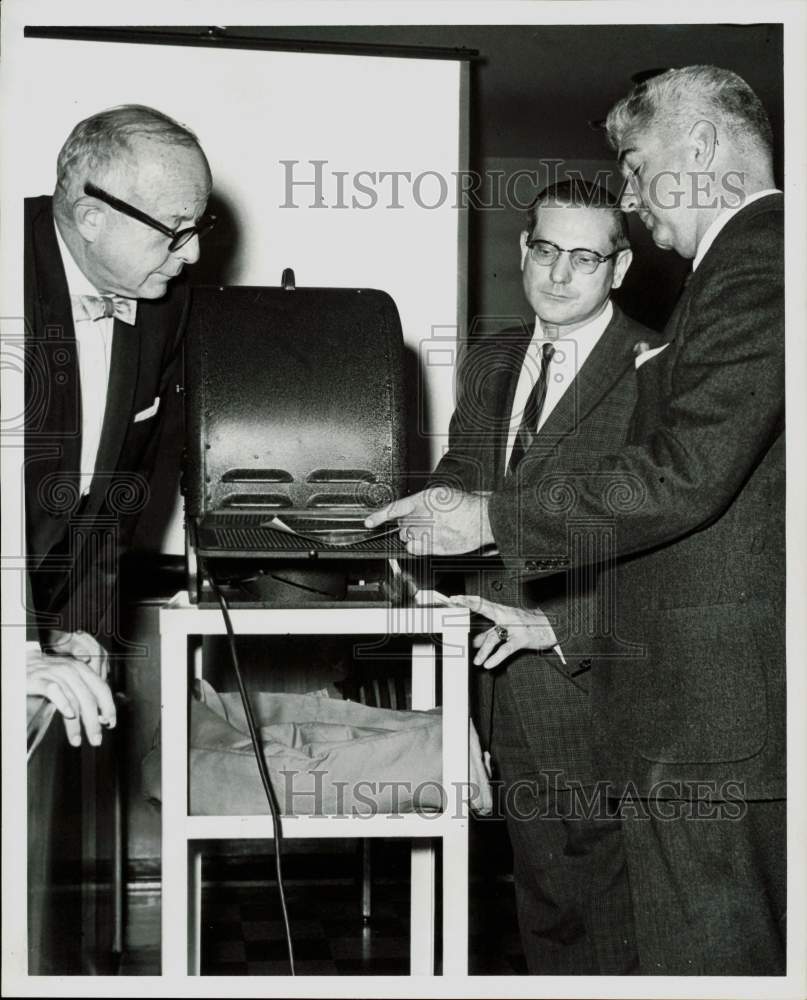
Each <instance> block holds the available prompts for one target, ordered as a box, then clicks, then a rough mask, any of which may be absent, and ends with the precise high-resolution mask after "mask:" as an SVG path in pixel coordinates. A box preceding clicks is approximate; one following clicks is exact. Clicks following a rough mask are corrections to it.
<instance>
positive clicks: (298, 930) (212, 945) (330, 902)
mask: <svg viewBox="0 0 807 1000" xmlns="http://www.w3.org/2000/svg"><path fill="white" fill-rule="evenodd" d="M496 890H497V891H496V894H495V896H487V897H486V898H482V897H481V896H480V894H479V893H474V894H473V895H474V897H475V898H474V899H473V901H472V906H471V941H470V956H471V957H470V971H471V973H472V974H477V975H508V974H510V975H514V974H518V975H525V974H526V967H525V965H524V961H523V958H522V956H521V949H520V945H519V941H518V932H517V927H516V923H515V913H514V908H513V899H512V885H511V884H507V883H504V884H501V883H499V884H497V886H496ZM286 898H287V904H288V909H289V915H290V920H291V930H292V938H293V941H294V956H295V965H296V969H297V973H298V975H309V976H311V975H331V976H335V975H380V976H394V975H400V976H405V975H408V974H409V886H408V885H406V884H404V883H402V882H386V881H385V882H383V883H375V884H374V885H373V915H372V918H371V920H370V921H369V922H368V923H367V924H364V923H363V921H362V919H361V906H360V903H361V901H360V888H359V886H358V885H357V884H356V883H345V882H340V883H336V884H331V885H322V884H319V885H291V886H287V889H286ZM288 972H289V966H288V961H287V957H286V945H285V941H284V938H283V926H282V922H281V920H280V914H279V904H278V900H277V892H276V888H275V886H274V885H267V886H266V887H262V888H259V889H256V888H255V887H233V886H212V887H210V888H208V889H206V890H205V892H204V895H203V899H202V974H203V975H216V976H239V975H242V976H248V975H252V976H257V975H265V976H272V975H288Z"/></svg>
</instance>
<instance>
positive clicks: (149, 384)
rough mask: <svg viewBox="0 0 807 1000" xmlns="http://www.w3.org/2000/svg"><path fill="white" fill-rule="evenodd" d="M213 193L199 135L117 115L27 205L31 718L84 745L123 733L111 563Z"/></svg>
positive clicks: (171, 374) (140, 110)
mask: <svg viewBox="0 0 807 1000" xmlns="http://www.w3.org/2000/svg"><path fill="white" fill-rule="evenodd" d="M210 188H211V174H210V168H209V166H208V163H207V159H206V158H205V155H204V153H203V151H202V149H201V147H200V145H199V143H198V140H197V139H196V136H195V135H194V134H193V133H192V132H191V131H190V130H189V129H187V128H186V127H184V126H183V125H180V124H179V123H177V122H175V121H174V120H173V119H171V118H169V117H168V116H167V115H165V114H163V113H162V112H160V111H157V110H155V109H153V108H148V107H145V106H141V105H123V106H121V107H117V108H112V109H110V110H108V111H103V112H100V113H98V114H95V115H92V116H90V117H89V118H87V119H85V120H84V121H82V122H80V123H79V124H78V125H76V127H75V128H74V129H73V131H72V132H71V133H70V135H69V136H68V138H67V140H66V141H65V143H64V145H63V147H62V149H61V151H60V153H59V156H58V160H57V180H56V187H55V191H54V194H53V197H52V198H51V197H39V198H31V199H26V206H25V319H26V366H25V395H26V426H25V446H26V465H25V489H26V554H27V565H28V573H27V593H26V597H27V607H28V612H29V642H28V649H27V676H28V693H29V696H30V697H29V711H34V710H35V709H36V708H37V707H38V706H39V703H40V702H41V699H43V698H44V699H47V700H49V701H50V702H52V703H53V704H54V705H55V706H56V708H57V709H58V710H59V711H60V712H61V714H62V716H63V719H64V724H65V729H66V732H67V736H68V739H69V741H70V742H71V744H73V745H75V746H78V745H79V744H80V743H81V741H82V732H83V733H84V735H85V736H86V738H87V740H88V742H89V743H90V744H91V745H96V746H97V745H98V744H99V743H100V742H101V738H102V730H103V728H104V727H105V726H113V725H114V723H115V706H114V702H113V701H112V697H111V694H110V691H109V687H108V685H107V683H106V674H107V669H108V648H107V647H108V646H110V645H111V644H112V643H113V642H114V639H115V638H116V631H117V617H116V616H117V603H116V580H117V560H118V555H119V553H120V551H121V550H122V549H123V548H124V547H125V546H126V543H127V540H128V538H129V537H130V536H131V533H132V531H133V530H134V526H135V523H136V518H137V514H138V512H139V511H140V510H142V508H143V507H144V505H145V503H146V501H147V500H148V495H149V483H148V476H149V473H150V471H151V468H152V466H153V463H154V459H155V455H156V445H157V440H158V437H159V432H160V429H161V427H162V423H163V420H162V418H163V415H164V413H165V409H166V403H167V402H168V399H169V397H170V395H171V394H173V393H174V392H175V383H176V379H177V364H178V361H179V349H180V344H181V338H182V334H183V331H184V322H185V314H186V311H187V304H188V298H187V289H186V287H185V286H184V284H183V283H182V282H181V280H177V279H179V276H180V275H181V272H182V271H183V269H184V268H185V266H186V265H190V264H193V263H195V262H196V261H197V260H198V258H199V252H200V246H199V238H200V237H201V236H203V235H204V234H205V233H207V232H209V231H210V229H211V228H212V225H213V224H214V222H215V219H214V218H213V217H211V216H206V215H205V214H204V212H205V207H206V204H207V200H208V197H209V194H210Z"/></svg>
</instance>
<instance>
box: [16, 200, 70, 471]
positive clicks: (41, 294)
mask: <svg viewBox="0 0 807 1000" xmlns="http://www.w3.org/2000/svg"><path fill="white" fill-rule="evenodd" d="M32 231H33V237H32V238H33V252H34V255H35V258H36V263H35V268H36V275H37V282H38V285H37V295H36V300H37V302H36V306H37V309H38V313H39V315H38V316H34V317H27V318H28V320H29V322H30V324H31V327H32V333H33V336H34V338H35V340H36V342H37V346H36V347H35V348H34V350H35V351H36V356H35V357H34V358H33V359H32V364H31V365H30V366H29V368H30V372H31V374H32V376H33V375H34V373H36V372H38V371H42V367H43V366H44V371H42V377H44V378H45V380H46V399H47V404H46V408H45V411H44V413H43V417H42V424H41V426H40V433H41V434H42V435H43V436H44V437H48V436H51V435H52V436H55V437H58V438H59V439H60V446H61V448H62V458H63V463H62V464H63V468H64V469H65V471H67V472H69V473H71V474H73V475H77V473H78V465H79V460H80V459H79V457H80V455H81V392H80V386H79V373H78V356H77V349H76V333H75V329H74V327H73V311H72V308H71V305H70V293H69V291H68V289H67V278H66V276H65V273H64V264H63V263H62V255H61V254H60V252H59V245H58V243H57V242H56V229H55V224H54V221H53V213H52V209H51V200H50V198H47V199H42V202H41V206H39V210H38V212H37V214H36V216H35V218H34V219H33V223H32ZM41 388H42V387H39V391H40V392H41ZM28 389H29V390H30V393H31V395H29V398H32V399H34V398H37V396H38V395H39V392H38V391H37V386H35V385H30V386H29V387H28Z"/></svg>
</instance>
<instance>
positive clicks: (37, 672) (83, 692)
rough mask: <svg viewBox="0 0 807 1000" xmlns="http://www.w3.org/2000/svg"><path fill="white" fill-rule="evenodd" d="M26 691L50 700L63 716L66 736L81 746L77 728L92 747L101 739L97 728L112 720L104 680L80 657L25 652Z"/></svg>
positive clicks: (111, 705) (111, 702)
mask: <svg viewBox="0 0 807 1000" xmlns="http://www.w3.org/2000/svg"><path fill="white" fill-rule="evenodd" d="M25 668H26V675H27V686H26V693H27V695H28V696H29V697H40V698H47V699H48V701H52V702H53V704H54V705H55V706H56V708H57V709H58V710H59V711H60V712H61V713H62V716H63V718H64V728H65V732H66V733H67V738H68V740H69V741H70V743H71V744H72V745H73V746H74V747H77V746H80V745H81V727H82V725H83V726H84V730H85V732H86V733H87V739H88V740H89V741H90V743H91V744H92V745H93V746H98V745H99V744H100V742H101V727H102V726H108V727H109V728H112V727H113V726H114V725H115V722H116V714H115V702H114V700H113V698H112V692H111V691H110V689H109V685H108V684H107V683H106V681H104V680H102V679H101V678H100V677H99V676H98V674H97V673H96V672H95V670H94V669H93V668H92V667H90V666H88V665H87V664H86V663H84V662H82V660H77V659H74V658H73V657H71V656H54V655H53V654H51V653H43V652H42V651H41V650H39V649H35V648H30V649H28V650H27V651H26V663H25Z"/></svg>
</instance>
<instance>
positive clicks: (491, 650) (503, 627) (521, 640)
mask: <svg viewBox="0 0 807 1000" xmlns="http://www.w3.org/2000/svg"><path fill="white" fill-rule="evenodd" d="M449 600H450V601H451V603H452V604H455V605H457V606H458V607H462V608H468V609H469V610H471V611H474V612H476V614H479V615H484V617H485V618H489V619H490V621H492V622H494V623H495V624H494V626H493V627H492V628H489V629H488V630H487V631H486V632H480V633H479V635H475V636H474V639H473V643H474V646H475V647H476V648H477V650H478V652H477V654H476V656H475V657H474V663H475V664H476V665H477V666H484V667H485V669H486V670H492V669H493V667H498V665H499V664H500V663H503V662H504V661H505V660H506V659H507V658H508V657H510V656H512V655H513V653H517V652H518V651H519V650H520V649H536V650H542V649H554V648H555V647H556V646H557V643H558V640H557V638H556V636H555V631H554V629H553V628H552V626H551V625H550V623H549V619H548V618H547V617H546V615H545V614H544V613H543V611H541V609H540V608H531V609H530V610H526V609H525V608H511V607H509V606H508V605H506V604H495V603H494V602H493V601H486V600H485V599H484V598H482V597H451V598H449ZM497 628H498V630H499V631H498V632H497ZM558 648H559V647H558Z"/></svg>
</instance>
